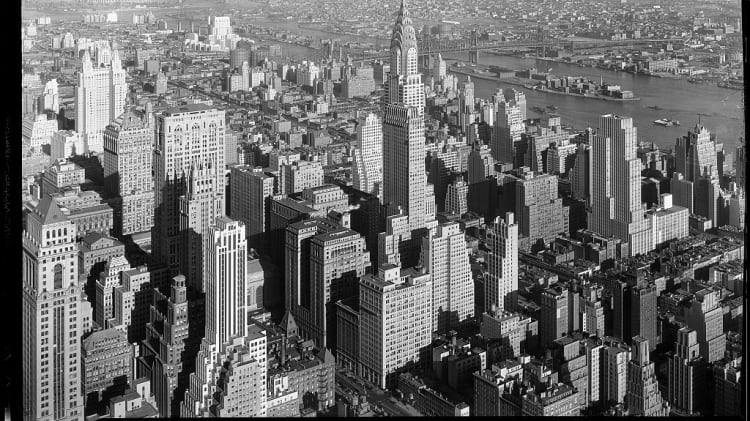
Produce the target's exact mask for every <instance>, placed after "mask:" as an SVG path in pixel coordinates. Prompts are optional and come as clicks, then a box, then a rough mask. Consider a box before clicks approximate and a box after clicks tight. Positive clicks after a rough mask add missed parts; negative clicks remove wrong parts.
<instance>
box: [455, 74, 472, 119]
mask: <svg viewBox="0 0 750 421" xmlns="http://www.w3.org/2000/svg"><path fill="white" fill-rule="evenodd" d="M458 118H459V126H460V127H461V132H462V133H466V132H467V131H468V130H467V129H468V127H469V125H470V124H471V123H473V122H474V82H472V81H471V76H467V77H466V82H464V83H463V89H461V94H460V95H459V107H458Z"/></svg>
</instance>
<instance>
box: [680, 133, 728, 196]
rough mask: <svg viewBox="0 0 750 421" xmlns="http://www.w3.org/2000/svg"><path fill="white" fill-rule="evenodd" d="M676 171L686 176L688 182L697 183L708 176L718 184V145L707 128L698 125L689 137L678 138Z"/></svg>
mask: <svg viewBox="0 0 750 421" xmlns="http://www.w3.org/2000/svg"><path fill="white" fill-rule="evenodd" d="M675 171H676V172H679V173H682V174H685V179H687V180H688V181H692V182H696V181H697V180H698V178H699V177H701V176H703V175H705V174H708V177H709V178H710V179H712V180H716V181H717V182H718V179H719V167H718V164H717V161H716V143H715V142H714V141H713V140H712V139H711V133H710V132H709V131H708V129H707V128H705V127H703V126H699V125H697V124H696V125H695V128H693V130H692V131H688V134H687V136H683V137H681V138H677V143H676V144H675Z"/></svg>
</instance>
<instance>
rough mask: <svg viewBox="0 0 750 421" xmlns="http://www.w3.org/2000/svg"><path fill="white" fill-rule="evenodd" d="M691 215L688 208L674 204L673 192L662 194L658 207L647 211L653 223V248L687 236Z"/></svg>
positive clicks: (650, 223) (647, 215)
mask: <svg viewBox="0 0 750 421" xmlns="http://www.w3.org/2000/svg"><path fill="white" fill-rule="evenodd" d="M689 217H690V212H689V211H688V210H687V208H684V207H682V206H673V205H672V195H671V194H669V193H662V194H660V195H659V205H658V207H654V208H652V209H649V210H648V212H647V213H646V218H647V219H648V221H649V225H651V228H650V230H651V235H652V241H651V248H652V249H656V248H657V247H659V246H662V245H664V244H665V243H666V242H668V241H671V240H675V239H678V238H685V237H687V236H688V234H689V229H688V218H689Z"/></svg>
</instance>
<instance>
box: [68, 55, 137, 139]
mask: <svg viewBox="0 0 750 421" xmlns="http://www.w3.org/2000/svg"><path fill="white" fill-rule="evenodd" d="M81 67H82V68H81V72H80V73H78V87H77V88H76V100H75V102H76V131H77V132H78V133H81V135H82V136H83V139H84V143H85V145H86V150H88V151H92V152H102V151H103V150H104V146H103V141H104V128H105V127H107V124H109V122H110V121H112V120H114V119H116V118H117V117H118V116H120V114H122V113H123V112H124V111H125V101H126V98H127V93H128V85H127V83H126V82H125V75H126V71H125V70H124V69H123V68H122V62H121V61H120V54H119V53H118V52H117V49H115V50H114V51H113V52H112V60H111V62H110V66H109V67H97V68H94V64H93V62H92V61H91V55H89V52H88V50H86V51H84V53H83V58H82V59H81Z"/></svg>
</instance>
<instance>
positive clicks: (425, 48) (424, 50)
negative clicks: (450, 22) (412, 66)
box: [419, 31, 432, 74]
mask: <svg viewBox="0 0 750 421" xmlns="http://www.w3.org/2000/svg"><path fill="white" fill-rule="evenodd" d="M425 32H426V31H425ZM425 32H423V33H422V40H421V41H422V42H421V48H420V49H419V54H420V55H419V59H420V60H419V67H421V68H422V73H424V74H427V72H428V70H429V69H430V68H431V67H432V66H430V60H432V59H431V56H432V42H430V34H429V33H425Z"/></svg>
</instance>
